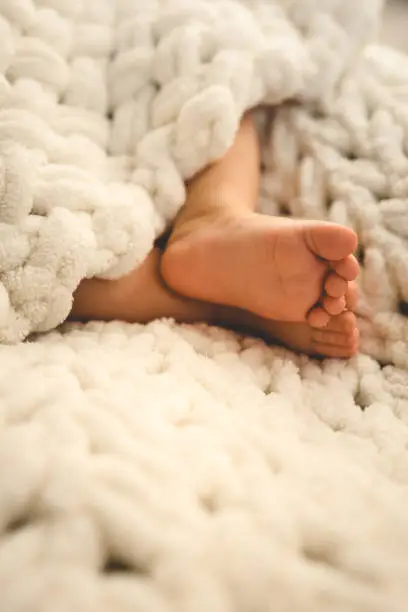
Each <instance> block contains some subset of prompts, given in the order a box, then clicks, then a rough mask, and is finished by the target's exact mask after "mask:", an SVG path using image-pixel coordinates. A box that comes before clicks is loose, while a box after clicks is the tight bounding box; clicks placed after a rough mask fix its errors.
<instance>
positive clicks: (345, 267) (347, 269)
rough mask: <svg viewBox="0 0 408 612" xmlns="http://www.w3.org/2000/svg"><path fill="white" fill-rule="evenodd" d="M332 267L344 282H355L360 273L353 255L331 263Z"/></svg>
mask: <svg viewBox="0 0 408 612" xmlns="http://www.w3.org/2000/svg"><path fill="white" fill-rule="evenodd" d="M332 267H333V269H334V270H335V272H336V273H337V274H338V276H341V278H343V279H344V280H346V281H354V280H356V278H357V276H358V273H359V271H360V266H359V263H358V261H357V259H356V258H355V257H354V255H349V256H348V257H346V258H345V259H342V260H341V261H337V262H336V261H333V262H332Z"/></svg>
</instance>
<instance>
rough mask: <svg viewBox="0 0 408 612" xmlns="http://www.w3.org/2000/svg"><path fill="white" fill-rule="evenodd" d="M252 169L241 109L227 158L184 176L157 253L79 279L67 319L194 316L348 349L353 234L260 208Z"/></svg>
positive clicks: (353, 337)
mask: <svg viewBox="0 0 408 612" xmlns="http://www.w3.org/2000/svg"><path fill="white" fill-rule="evenodd" d="M259 168H260V152H259V143H258V138H257V134H256V130H255V128H254V126H253V123H252V120H251V118H250V117H245V118H244V120H243V122H242V124H241V127H240V130H239V132H238V134H237V137H236V140H235V142H234V145H233V146H232V147H231V149H230V150H229V152H228V153H227V154H226V155H225V156H224V158H223V159H221V160H219V161H218V162H216V163H214V164H213V165H212V166H211V167H209V168H207V169H206V170H205V171H203V172H202V173H201V174H200V175H198V176H196V177H194V179H192V180H191V182H190V183H189V184H188V186H187V187H188V189H187V191H188V195H187V201H186V204H185V206H184V207H183V209H182V211H181V213H180V215H179V216H178V218H177V219H176V221H175V224H174V227H173V230H172V233H171V235H170V237H169V240H168V242H167V245H166V248H165V250H164V252H163V253H162V252H161V251H160V250H159V249H154V251H152V252H151V253H150V255H149V256H148V258H147V259H146V261H145V262H144V264H143V265H142V266H140V267H139V268H137V269H136V270H135V271H134V272H133V273H132V274H130V275H129V276H127V277H125V278H123V279H119V280H118V281H101V280H97V279H94V280H87V281H84V282H83V283H82V284H81V285H80V287H79V288H78V291H77V293H76V295H75V299H74V305H73V311H72V315H71V318H72V319H75V320H89V319H101V320H113V319H119V320H124V321H128V322H139V323H145V322H148V321H151V320H153V319H156V318H174V319H176V320H177V321H180V322H189V323H190V322H200V321H201V322H208V323H210V324H217V325H223V326H225V327H231V328H233V329H238V330H243V331H249V332H250V333H253V334H256V335H261V336H262V337H264V338H265V339H268V340H269V341H272V342H277V343H280V344H283V345H285V346H287V347H289V348H291V349H294V350H296V351H299V352H303V353H307V354H309V355H316V356H327V357H336V358H347V357H351V356H352V355H353V354H355V353H356V352H357V350H358V330H357V325H356V318H355V315H354V314H353V312H352V311H353V309H354V308H355V306H356V301H357V295H356V289H355V285H354V282H353V281H354V280H355V279H356V277H357V275H358V264H357V261H356V260H355V258H354V257H353V255H352V253H353V252H354V251H355V249H356V246H357V237H356V235H355V234H354V232H353V231H352V230H350V229H348V228H345V227H341V226H338V225H334V224H330V223H322V222H306V221H295V220H289V219H281V218H276V217H266V216H263V215H259V214H257V213H256V212H255V205H256V202H257V198H258V191H259V178H260V170H259Z"/></svg>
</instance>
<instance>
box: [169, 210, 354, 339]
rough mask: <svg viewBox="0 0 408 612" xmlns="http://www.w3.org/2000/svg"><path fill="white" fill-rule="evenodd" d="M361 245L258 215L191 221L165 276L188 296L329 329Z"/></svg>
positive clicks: (323, 228) (178, 232) (339, 230)
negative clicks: (307, 322)
mask: <svg viewBox="0 0 408 612" xmlns="http://www.w3.org/2000/svg"><path fill="white" fill-rule="evenodd" d="M356 247H357V237H356V235H355V233H354V232H353V231H352V230H351V229H349V228H346V227H342V226H339V225H335V224H332V223H323V222H308V221H295V220H289V219H280V218H275V217H267V216H264V215H259V214H256V213H250V214H247V215H239V216H238V215H237V216H233V217H231V216H229V217H221V216H220V217H219V218H212V219H206V218H200V219H191V220H188V221H185V222H184V223H183V224H182V225H181V226H180V227H177V226H176V227H175V230H174V232H173V234H172V236H171V238H170V241H169V244H168V247H167V249H166V251H165V253H164V255H163V258H162V268H161V271H162V275H163V278H164V280H165V282H166V283H167V284H168V285H169V286H170V287H171V288H172V289H173V290H174V291H177V292H178V293H180V294H182V295H185V296H187V297H190V298H193V299H198V300H202V301H206V302H213V303H216V304H221V305H225V306H232V307H236V308H240V309H244V310H248V311H250V312H252V313H254V314H257V315H258V316H260V317H263V318H266V319H273V320H276V321H290V322H305V321H309V322H310V324H311V325H312V326H313V327H315V328H316V327H326V326H327V324H328V322H329V320H330V317H332V316H337V315H338V314H340V313H341V312H342V311H344V309H345V307H346V299H347V292H348V287H349V283H350V281H353V280H355V279H356V277H357V276H358V270H359V266H358V263H357V261H356V259H355V258H354V257H353V255H352V253H353V252H354V251H355V249H356Z"/></svg>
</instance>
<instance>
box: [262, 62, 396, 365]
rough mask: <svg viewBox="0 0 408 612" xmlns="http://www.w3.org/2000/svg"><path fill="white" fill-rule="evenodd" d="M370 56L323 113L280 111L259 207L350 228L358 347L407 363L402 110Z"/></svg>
mask: <svg viewBox="0 0 408 612" xmlns="http://www.w3.org/2000/svg"><path fill="white" fill-rule="evenodd" d="M376 53H378V52H376ZM384 53H386V52H384ZM371 54H372V52H371V50H369V51H368V52H367V57H368V59H367V60H365V61H364V63H363V65H362V66H361V69H360V68H359V69H358V74H357V75H355V77H356V78H354V79H352V80H350V81H347V82H345V83H344V84H343V85H342V87H341V89H340V91H339V95H338V98H337V101H336V104H335V106H334V107H333V108H332V109H331V111H330V113H327V114H318V115H316V114H314V113H313V111H307V110H305V109H302V110H301V109H288V108H287V109H282V111H281V112H280V113H279V115H278V118H277V120H276V121H275V123H274V126H273V128H272V130H271V135H270V144H269V147H267V154H266V155H265V159H264V163H265V166H266V174H265V177H264V183H263V190H262V197H261V206H262V207H263V209H264V210H265V211H267V210H268V209H270V212H271V213H272V214H276V213H279V212H281V211H282V210H283V211H284V212H286V214H290V215H293V216H296V217H301V218H302V217H303V218H309V219H328V220H330V221H333V222H336V223H340V224H345V225H349V226H351V227H352V228H353V229H355V230H356V232H357V233H358V235H359V238H360V248H359V255H360V257H359V258H360V263H361V265H362V272H361V278H360V285H361V289H362V294H363V301H364V302H366V303H367V302H368V303H369V304H370V305H371V307H372V309H373V311H374V313H375V314H374V319H373V320H372V321H367V320H364V319H362V320H361V322H360V323H361V329H362V331H363V337H362V348H363V350H364V351H365V352H367V353H369V354H370V355H372V356H373V357H375V358H376V359H379V360H381V361H383V362H387V363H394V364H397V365H398V366H401V367H406V365H407V363H408V362H407V358H406V354H407V343H408V320H407V318H406V316H403V314H405V313H403V314H401V312H400V310H401V303H403V304H404V303H406V302H407V301H408V266H407V261H408V252H407V250H406V238H407V237H408V227H407V208H406V198H407V195H408V182H407V179H406V176H407V173H408V154H407V142H408V132H407V129H406V107H405V102H404V100H403V99H399V98H398V95H397V92H396V91H395V90H393V83H392V82H390V77H389V74H390V73H386V72H383V73H382V74H380V73H379V68H378V63H377V61H378V62H380V61H383V59H382V58H381V54H380V55H379V56H377V55H376V62H373V60H372V57H371ZM370 58H371V59H370ZM369 60H370V61H369ZM396 60H398V58H396ZM398 61H401V60H398ZM399 67H400V68H401V70H400V72H398V79H399V86H400V85H401V84H405V87H406V84H407V81H406V74H407V69H408V65H407V63H406V60H404V61H403V62H402V63H401V64H399ZM394 70H395V65H394ZM393 78H396V76H395V74H394V77H393ZM394 85H395V83H394ZM268 199H269V200H272V201H273V202H274V207H273V208H270V207H269V205H268Z"/></svg>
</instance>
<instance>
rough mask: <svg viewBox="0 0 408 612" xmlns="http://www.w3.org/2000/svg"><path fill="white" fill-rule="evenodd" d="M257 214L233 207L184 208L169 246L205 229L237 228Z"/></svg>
mask: <svg viewBox="0 0 408 612" xmlns="http://www.w3.org/2000/svg"><path fill="white" fill-rule="evenodd" d="M254 214H255V213H253V212H252V211H249V210H245V209H242V208H237V209H234V207H232V206H229V207H227V206H221V205H220V206H215V205H214V206H208V208H207V209H204V208H203V209H199V210H194V211H192V210H190V209H189V208H188V207H186V208H183V209H182V210H181V212H180V214H179V216H178V217H177V219H176V221H175V223H174V226H173V229H172V231H171V234H170V236H169V239H168V241H167V246H171V245H172V244H174V243H175V242H178V241H179V240H182V239H183V238H186V237H188V236H190V235H191V234H194V233H195V232H197V231H199V232H201V231H202V230H203V229H207V228H211V227H224V228H225V227H228V226H232V225H233V226H235V227H236V225H237V223H239V222H240V221H242V222H243V223H244V222H245V221H246V220H247V219H248V218H249V217H253V216H254Z"/></svg>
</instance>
